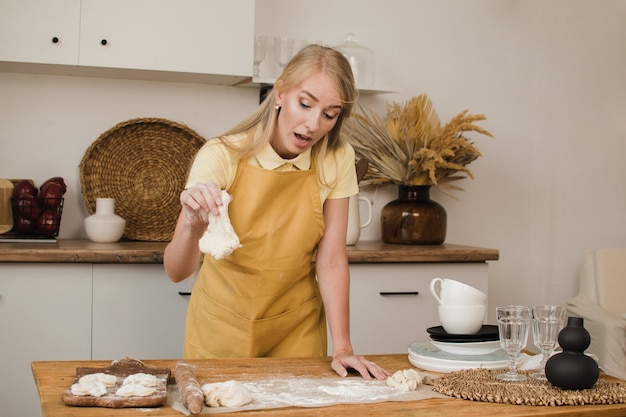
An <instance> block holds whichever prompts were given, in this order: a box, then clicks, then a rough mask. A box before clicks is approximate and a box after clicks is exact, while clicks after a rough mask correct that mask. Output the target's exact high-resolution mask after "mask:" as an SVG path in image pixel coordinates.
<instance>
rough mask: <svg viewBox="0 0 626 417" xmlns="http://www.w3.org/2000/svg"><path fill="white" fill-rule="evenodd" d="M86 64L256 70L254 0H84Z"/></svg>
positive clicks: (82, 24)
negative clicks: (254, 59)
mask: <svg viewBox="0 0 626 417" xmlns="http://www.w3.org/2000/svg"><path fill="white" fill-rule="evenodd" d="M80 38H81V44H80V58H79V64H80V65H81V66H91V67H104V68H127V69H143V70H158V71H176V72H178V71H180V72H189V73H201V74H228V75H238V76H242V75H245V76H251V75H252V56H253V49H254V0H82V10H81V22H80Z"/></svg>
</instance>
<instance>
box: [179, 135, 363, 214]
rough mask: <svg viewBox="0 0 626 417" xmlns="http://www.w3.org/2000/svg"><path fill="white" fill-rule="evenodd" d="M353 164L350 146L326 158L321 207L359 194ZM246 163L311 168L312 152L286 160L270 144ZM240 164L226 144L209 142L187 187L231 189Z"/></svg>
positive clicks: (282, 168)
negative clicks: (206, 185)
mask: <svg viewBox="0 0 626 417" xmlns="http://www.w3.org/2000/svg"><path fill="white" fill-rule="evenodd" d="M246 135H247V133H245V132H244V133H238V134H236V135H231V136H228V137H227V138H226V139H227V140H228V141H229V142H237V141H240V140H242V139H245V137H246ZM354 162H355V156H354V149H353V148H352V146H350V145H349V144H346V145H344V146H343V147H341V148H340V149H338V150H337V151H336V152H329V153H328V154H327V155H326V157H325V158H324V162H323V164H324V167H323V168H324V169H323V170H322V172H323V173H324V176H325V177H326V178H325V180H324V181H322V180H321V179H320V178H319V177H318V178H317V183H318V186H319V190H320V201H321V202H322V204H324V201H326V199H334V198H344V197H349V196H351V195H354V194H356V193H358V192H359V187H358V184H357V180H356V171H355V169H354ZM247 163H248V164H249V165H252V166H256V167H261V168H264V169H269V170H278V171H295V170H298V169H301V170H304V169H309V168H310V166H311V150H310V149H309V150H307V151H306V152H304V153H302V154H300V155H298V156H297V157H295V158H294V159H289V160H287V159H283V158H281V157H280V156H279V155H278V154H277V153H276V151H274V149H273V148H272V146H271V145H269V144H267V145H266V146H265V147H264V148H263V149H262V150H261V151H260V152H259V153H258V154H257V155H254V156H252V157H250V158H249V159H248V161H247ZM238 164H239V159H238V158H234V157H233V155H232V154H231V152H230V151H229V149H228V148H227V147H226V146H224V144H222V143H221V142H220V141H219V140H209V141H208V142H207V143H206V144H204V146H202V148H201V149H200V150H199V151H198V153H197V154H196V157H195V159H194V161H193V164H192V166H191V170H190V172H189V177H188V178H187V185H186V187H191V186H193V185H195V184H197V183H207V182H214V183H216V184H217V185H219V186H220V188H221V189H223V190H229V189H230V187H231V185H232V184H233V181H234V180H235V175H236V173H237V165H238ZM331 187H332V188H331Z"/></svg>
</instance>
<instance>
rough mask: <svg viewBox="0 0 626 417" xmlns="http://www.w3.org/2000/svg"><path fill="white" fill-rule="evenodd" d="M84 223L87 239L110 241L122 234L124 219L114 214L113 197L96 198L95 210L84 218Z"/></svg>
mask: <svg viewBox="0 0 626 417" xmlns="http://www.w3.org/2000/svg"><path fill="white" fill-rule="evenodd" d="M84 225H85V232H86V233H87V237H88V238H89V240H91V241H92V242H98V243H111V242H117V241H118V240H120V238H121V237H122V235H123V234H124V227H126V220H124V219H123V218H121V217H120V216H118V215H117V214H115V199H114V198H96V212H95V213H94V214H92V215H91V216H89V217H87V218H85V220H84Z"/></svg>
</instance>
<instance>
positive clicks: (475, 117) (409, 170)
mask: <svg viewBox="0 0 626 417" xmlns="http://www.w3.org/2000/svg"><path fill="white" fill-rule="evenodd" d="M358 110H359V112H360V113H356V114H354V115H353V116H352V117H351V118H350V119H348V120H347V121H346V124H345V128H344V134H346V135H347V137H348V140H349V142H350V144H351V145H352V146H353V147H354V150H355V152H356V156H357V159H366V160H368V161H369V171H368V173H367V175H366V176H365V178H364V179H363V181H362V182H361V184H363V185H376V184H386V183H394V184H399V185H437V186H440V187H442V188H447V189H452V190H462V188H460V187H458V186H454V185H451V184H450V183H451V182H453V181H457V180H460V179H463V178H467V177H470V178H473V175H472V172H471V171H470V170H469V169H468V168H467V165H469V164H470V163H471V162H472V161H474V160H476V159H477V158H478V157H480V156H482V154H481V153H480V151H479V150H478V148H476V147H475V146H474V143H473V142H471V141H470V140H469V139H468V138H467V137H466V136H465V134H467V133H469V132H476V133H479V134H483V135H486V136H490V137H493V135H492V134H491V133H489V132H488V131H487V130H485V129H483V128H481V127H479V126H478V125H476V122H479V121H482V120H486V117H485V116H484V115H482V114H470V113H469V112H468V111H467V110H464V111H463V112H461V113H459V114H458V115H456V116H455V117H453V118H452V119H451V120H450V121H449V122H448V123H446V124H445V125H444V126H441V123H440V121H439V117H438V116H437V113H436V111H435V110H434V108H433V105H432V103H431V101H430V99H429V98H428V96H427V95H426V94H422V95H419V96H416V97H413V98H412V99H410V100H409V101H408V102H406V103H405V104H404V105H400V104H398V103H391V104H389V105H388V106H387V117H386V118H385V119H383V118H381V117H380V116H379V115H378V114H376V113H375V112H374V111H372V110H371V109H368V108H366V107H364V106H361V105H359V106H358Z"/></svg>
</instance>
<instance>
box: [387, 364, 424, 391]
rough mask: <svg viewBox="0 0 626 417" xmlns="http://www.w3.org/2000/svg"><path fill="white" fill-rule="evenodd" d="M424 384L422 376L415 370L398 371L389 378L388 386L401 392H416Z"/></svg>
mask: <svg viewBox="0 0 626 417" xmlns="http://www.w3.org/2000/svg"><path fill="white" fill-rule="evenodd" d="M421 383H422V376H421V375H420V373H419V372H417V371H416V370H415V369H404V370H401V371H397V372H396V373H394V374H393V375H391V376H390V377H388V378H387V386H389V387H391V388H394V389H397V390H399V391H401V392H408V391H415V390H416V389H417V387H418V386H419V384H421Z"/></svg>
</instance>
